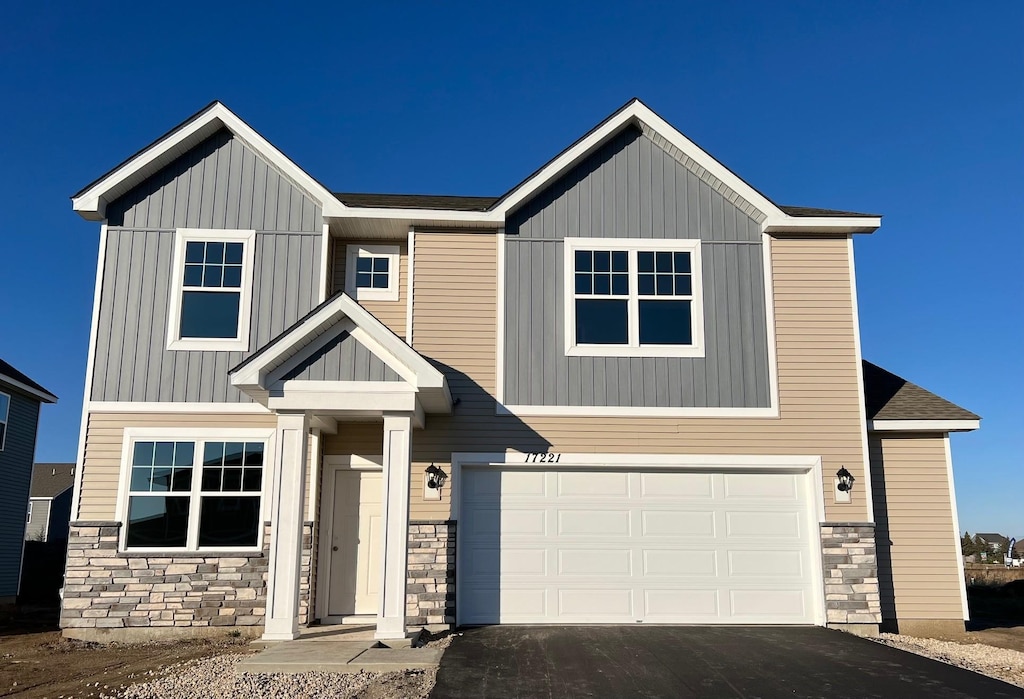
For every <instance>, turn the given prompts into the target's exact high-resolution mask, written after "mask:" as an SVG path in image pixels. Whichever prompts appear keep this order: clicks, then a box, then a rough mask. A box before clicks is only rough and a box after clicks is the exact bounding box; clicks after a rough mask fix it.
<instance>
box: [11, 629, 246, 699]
mask: <svg viewBox="0 0 1024 699" xmlns="http://www.w3.org/2000/svg"><path fill="white" fill-rule="evenodd" d="M55 629H56V613H55V612H54V611H52V610H46V609H41V610H22V611H21V613H19V614H18V616H17V617H16V618H7V619H3V620H0V697H9V696H17V697H26V698H27V697H48V698H49V699H57V697H65V698H67V699H71V698H75V699H79V698H83V699H84V698H85V697H94V698H95V697H98V696H100V694H101V693H106V694H110V693H112V692H111V690H118V689H120V688H121V687H122V686H126V685H130V684H135V683H137V682H146V681H148V680H151V679H153V677H154V675H156V674H159V671H160V670H161V669H162V668H166V667H167V666H169V665H175V664H177V663H181V662H184V661H187V660H193V659H196V658H205V657H209V656H212V655H224V654H233V653H248V652H251V651H252V648H251V646H250V645H249V641H248V640H247V639H231V638H225V639H223V640H219V641H207V640H198V641H186V642H182V641H175V642H171V643H145V644H131V645H128V644H112V645H106V646H103V645H98V644H94V643H84V642H81V641H69V640H67V639H64V638H62V637H61V635H60V632H59V631H57V630H55Z"/></svg>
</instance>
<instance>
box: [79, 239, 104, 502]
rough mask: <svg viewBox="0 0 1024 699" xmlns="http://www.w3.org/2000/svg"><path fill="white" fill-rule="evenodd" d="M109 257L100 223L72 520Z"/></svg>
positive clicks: (80, 480)
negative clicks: (101, 296) (104, 279)
mask: <svg viewBox="0 0 1024 699" xmlns="http://www.w3.org/2000/svg"><path fill="white" fill-rule="evenodd" d="M106 257H107V222H106V221H104V222H103V223H102V224H101V225H100V244H99V251H98V252H97V253H96V279H95V281H94V284H93V292H92V323H91V325H90V327H89V355H88V356H87V357H86V360H85V386H84V387H83V389H82V420H81V424H80V425H79V428H78V453H77V455H76V458H75V490H74V492H73V493H72V494H71V521H72V522H74V521H76V520H78V507H79V504H80V502H81V492H82V472H83V470H84V468H83V467H84V465H85V437H86V433H87V430H88V427H89V403H90V401H91V400H92V379H93V371H95V363H96V334H97V332H98V327H99V319H100V294H101V293H102V292H103V270H104V266H105V264H106Z"/></svg>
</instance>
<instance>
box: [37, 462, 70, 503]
mask: <svg viewBox="0 0 1024 699" xmlns="http://www.w3.org/2000/svg"><path fill="white" fill-rule="evenodd" d="M74 484H75V465H74V464H35V465H34V466H32V487H31V488H30V490H29V497H33V498H55V497H57V496H58V495H60V494H61V493H63V492H64V491H65V490H67V489H68V488H70V487H71V486H73V485H74Z"/></svg>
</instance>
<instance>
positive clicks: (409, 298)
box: [405, 226, 416, 347]
mask: <svg viewBox="0 0 1024 699" xmlns="http://www.w3.org/2000/svg"><path fill="white" fill-rule="evenodd" d="M405 255H406V259H407V260H408V263H407V265H406V266H407V273H408V280H407V281H406V283H405V344H407V345H409V346H410V347H412V346H413V345H412V314H413V310H414V305H413V293H414V291H415V289H416V271H415V270H416V267H415V265H416V228H415V227H414V226H409V244H408V245H407V246H406V253H405Z"/></svg>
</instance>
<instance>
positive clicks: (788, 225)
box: [494, 100, 882, 233]
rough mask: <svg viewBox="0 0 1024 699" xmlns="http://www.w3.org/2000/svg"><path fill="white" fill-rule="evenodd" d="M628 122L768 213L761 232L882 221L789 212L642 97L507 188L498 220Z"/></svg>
mask: <svg viewBox="0 0 1024 699" xmlns="http://www.w3.org/2000/svg"><path fill="white" fill-rule="evenodd" d="M631 123H636V124H642V125H645V126H647V127H648V128H650V129H652V130H653V131H655V132H656V133H658V134H659V135H661V136H662V137H663V138H664V139H665V140H666V141H668V142H669V143H670V144H672V145H673V146H675V147H676V148H678V149H679V150H680V151H682V152H683V153H685V154H686V155H687V156H688V157H690V158H691V159H692V160H693V161H694V162H695V163H696V164H697V166H698V167H701V168H704V169H705V170H707V171H708V172H709V173H711V174H712V175H714V176H715V177H716V178H718V179H719V180H721V182H722V183H723V184H725V185H726V186H727V187H729V188H730V189H732V190H733V191H734V192H736V194H738V195H739V196H740V197H742V198H743V199H745V200H746V201H748V202H750V203H751V204H752V205H753V206H755V207H756V208H757V209H758V210H759V211H761V212H762V213H764V214H765V216H766V218H765V220H764V222H763V223H762V224H761V225H762V230H763V232H766V233H774V232H796V231H800V230H815V231H829V230H832V231H836V232H870V231H873V230H875V229H876V228H878V227H879V226H881V225H882V221H881V219H880V218H878V217H859V216H858V217H800V216H790V215H789V214H787V213H785V212H784V211H782V209H780V208H779V207H778V206H776V205H775V204H774V203H773V202H772V201H771V200H770V199H768V198H767V197H765V196H764V195H763V194H761V193H760V192H758V191H757V190H756V189H754V188H753V187H751V186H750V185H749V184H747V183H746V182H744V181H743V180H742V179H741V178H740V177H739V176H737V175H736V174H735V173H734V172H732V171H731V170H729V168H727V167H725V166H724V165H722V163H720V162H718V161H717V160H715V159H714V158H713V157H712V156H711V155H709V154H708V153H707V152H705V151H704V150H703V149H702V148H700V146H698V145H697V144H695V143H694V142H693V141H691V140H690V139H688V138H687V137H686V136H684V135H683V134H682V133H680V132H679V131H678V130H677V129H676V128H675V127H673V126H672V125H671V124H669V123H668V122H667V121H665V120H664V119H662V118H661V117H660V116H658V115H657V114H655V113H654V111H653V110H652V109H651V108H650V107H648V106H647V105H645V104H644V103H643V102H641V101H640V100H633V101H632V102H630V103H629V104H627V105H626V106H625V107H623V108H622V109H620V110H619V111H618V112H616V113H615V114H613V115H612V116H611V117H609V118H608V119H607V120H605V121H604V122H603V123H601V124H600V125H599V126H598V127H597V128H595V129H594V130H593V131H591V132H590V133H589V134H587V135H586V136H585V137H583V138H582V139H580V140H579V141H577V142H576V143H575V144H574V145H572V146H571V147H570V148H569V149H567V150H566V151H564V152H563V153H562V154H561V155H559V156H558V157H556V158H555V159H554V160H552V161H551V162H550V163H548V164H547V165H545V166H544V167H543V168H541V170H539V171H538V172H537V173H536V174H535V175H533V176H532V177H530V178H529V179H527V180H526V181H525V182H523V183H522V184H521V185H519V186H518V187H516V188H515V189H514V190H512V191H511V192H510V193H509V194H507V195H506V196H505V197H504V198H503V199H502V200H501V201H500V202H499V203H498V206H497V207H496V208H495V210H494V213H496V214H500V216H501V220H504V217H505V216H506V215H507V214H508V212H509V211H511V210H512V209H514V208H515V207H516V206H518V205H519V204H521V203H522V202H523V201H525V200H526V199H528V198H529V197H531V196H533V195H534V194H535V193H536V192H538V191H539V190H541V189H542V188H543V187H545V186H547V185H548V184H549V183H550V182H552V181H554V180H555V179H557V178H558V177H561V176H562V175H564V174H565V173H566V172H568V171H569V170H570V169H571V168H572V167H574V166H575V165H576V164H577V163H579V162H580V161H581V160H583V159H584V158H585V157H587V156H588V155H589V154H590V153H592V152H593V151H594V150H596V149H597V148H598V147H600V146H601V145H602V144H604V143H605V142H606V141H607V140H608V139H610V138H611V137H613V136H614V135H615V134H617V133H618V132H619V131H621V130H622V129H623V128H624V127H626V126H627V125H629V124H631Z"/></svg>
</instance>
